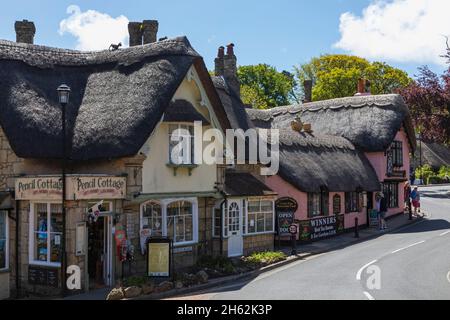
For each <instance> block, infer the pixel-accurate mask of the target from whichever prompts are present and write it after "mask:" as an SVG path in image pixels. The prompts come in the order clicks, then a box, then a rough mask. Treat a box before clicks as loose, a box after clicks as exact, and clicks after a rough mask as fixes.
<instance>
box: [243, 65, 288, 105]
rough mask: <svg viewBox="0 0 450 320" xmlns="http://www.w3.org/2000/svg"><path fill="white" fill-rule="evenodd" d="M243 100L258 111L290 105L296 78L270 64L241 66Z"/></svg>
mask: <svg viewBox="0 0 450 320" xmlns="http://www.w3.org/2000/svg"><path fill="white" fill-rule="evenodd" d="M238 77H239V81H240V82H241V99H242V101H243V102H244V103H245V104H251V105H252V106H253V107H254V108H257V109H267V108H273V107H277V106H283V105H288V104H290V103H291V102H292V99H293V97H295V94H294V88H295V87H296V82H295V79H294V76H293V75H291V74H290V73H288V72H286V71H283V72H279V71H277V69H276V68H274V67H272V66H270V65H268V64H258V65H250V66H240V67H239V68H238Z"/></svg>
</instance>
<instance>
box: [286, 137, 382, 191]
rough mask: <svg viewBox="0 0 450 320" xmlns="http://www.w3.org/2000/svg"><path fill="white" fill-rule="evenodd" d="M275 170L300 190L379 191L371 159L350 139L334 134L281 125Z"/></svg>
mask: <svg viewBox="0 0 450 320" xmlns="http://www.w3.org/2000/svg"><path fill="white" fill-rule="evenodd" d="M279 135H280V153H279V154H280V169H279V172H278V174H279V175H280V177H282V178H283V179H284V180H285V181H287V182H289V183H290V184H292V185H293V186H295V187H296V188H298V189H299V190H301V191H303V192H320V191H321V188H324V187H325V188H326V189H328V190H329V191H333V192H351V191H357V190H361V191H362V190H364V191H378V190H380V184H379V182H378V177H377V174H376V172H375V170H374V169H373V167H372V165H371V164H370V162H369V161H368V160H367V158H366V157H365V156H364V154H363V153H362V152H361V151H359V150H357V149H356V148H355V147H354V146H353V145H352V143H351V142H350V141H348V140H347V139H345V138H342V137H337V136H326V135H321V136H318V135H315V134H307V133H299V132H296V131H293V130H291V129H280V131H279Z"/></svg>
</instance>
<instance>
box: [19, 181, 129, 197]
mask: <svg viewBox="0 0 450 320" xmlns="http://www.w3.org/2000/svg"><path fill="white" fill-rule="evenodd" d="M15 187H16V199H17V200H42V199H45V200H61V197H62V181H61V178H60V177H33V178H18V179H17V180H16V183H15ZM66 188H67V191H66V198H67V199H68V200H83V199H124V198H125V197H126V178H125V177H111V176H70V177H67V178H66Z"/></svg>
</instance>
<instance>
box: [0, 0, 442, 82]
mask: <svg viewBox="0 0 450 320" xmlns="http://www.w3.org/2000/svg"><path fill="white" fill-rule="evenodd" d="M449 2H450V1H447V0H389V1H385V2H384V3H383V2H380V1H378V0H314V1H311V0H300V1H298V0H297V1H294V0H291V1H290V0H277V1H254V0H245V1H244V0H240V1H235V0H227V1H214V0H209V1H206V0H191V1H185V0H166V1H151V0H150V1H149V0H146V1H143V0H142V1H141V0H127V1H117V0H116V1H111V0H110V1H106V0H89V1H87V0H84V1H82V0H71V1H66V0H58V1H50V0H39V1H31V0H30V1H25V0H14V1H3V0H2V10H1V11H0V39H8V40H14V39H15V34H14V21H15V20H21V19H28V20H32V21H34V22H35V24H36V28H37V32H36V37H35V43H36V44H45V45H50V46H56V47H64V48H73V49H75V48H78V49H99V48H104V47H106V48H107V47H108V46H109V44H110V43H111V42H119V41H123V42H124V43H127V39H126V38H125V37H126V23H127V22H128V20H129V21H142V20H143V19H156V20H159V32H158V36H159V37H163V36H168V37H173V36H177V35H187V36H188V38H189V40H190V41H191V43H192V45H193V46H194V48H195V49H196V50H197V51H198V52H199V53H200V54H201V55H202V56H203V57H204V59H205V62H206V64H207V65H208V67H209V68H212V66H213V59H214V57H215V55H216V52H217V48H218V47H219V46H220V45H226V44H227V43H230V42H233V43H234V44H235V52H236V55H237V57H238V63H239V64H241V65H247V64H256V63H268V64H271V65H274V66H276V67H277V69H279V70H289V71H291V70H292V66H293V65H295V64H299V63H303V62H306V61H308V60H309V59H310V58H311V57H313V56H317V55H320V54H324V53H353V54H358V55H360V56H363V57H366V58H368V59H369V60H372V61H373V60H381V61H386V62H388V63H390V64H392V65H394V66H396V67H399V68H401V69H404V70H406V71H407V72H408V73H409V74H410V75H413V74H415V73H416V70H417V67H418V66H420V65H424V64H427V65H429V66H430V67H431V68H432V70H434V71H436V72H442V71H443V70H444V69H445V68H446V67H445V64H444V63H443V62H442V60H440V59H439V58H438V56H439V54H440V53H443V52H444V49H445V38H444V35H447V34H448V35H450V23H449V22H446V21H444V20H449V21H450V19H448V18H443V19H439V18H440V17H441V12H448V10H450V8H448V7H449V5H448V3H449ZM424 3H425V5H424ZM71 5H75V6H77V7H78V8H76V7H73V6H72V9H71V10H69V11H70V12H68V11H67V9H68V7H69V6H71ZM88 10H90V11H88ZM364 10H365V11H364ZM65 19H66V20H65ZM101 19H105V20H101ZM63 20H65V22H63V25H64V26H63V27H60V24H61V22H62V21H63ZM441 20H442V21H441ZM99 21H100V22H101V21H108V23H110V24H108V27H103V26H105V25H106V24H102V23H98V22H99ZM96 22H97V24H95V23H96ZM399 35H402V36H401V37H399ZM430 39H432V40H430ZM337 43H339V44H338V45H337V46H336V44H337Z"/></svg>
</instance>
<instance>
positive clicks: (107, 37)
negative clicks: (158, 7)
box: [59, 5, 128, 50]
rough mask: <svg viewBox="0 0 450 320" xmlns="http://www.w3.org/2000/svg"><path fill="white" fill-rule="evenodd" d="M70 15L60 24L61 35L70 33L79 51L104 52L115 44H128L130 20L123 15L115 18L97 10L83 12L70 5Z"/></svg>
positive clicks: (68, 11)
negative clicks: (76, 41)
mask: <svg viewBox="0 0 450 320" xmlns="http://www.w3.org/2000/svg"><path fill="white" fill-rule="evenodd" d="M67 13H68V14H69V15H70V16H69V17H68V18H67V19H64V20H62V21H61V22H60V23H59V34H61V35H64V34H65V33H70V34H72V35H74V36H75V37H76V38H77V40H78V43H77V45H76V49H78V50H103V49H108V48H109V46H110V45H111V44H112V43H114V44H117V43H119V42H122V45H125V44H128V27H127V26H128V19H127V17H125V16H123V15H121V16H119V17H117V18H113V17H111V16H110V15H108V14H106V13H101V12H98V11H95V10H87V11H85V12H81V10H80V7H78V6H76V5H70V6H69V7H68V8H67Z"/></svg>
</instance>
